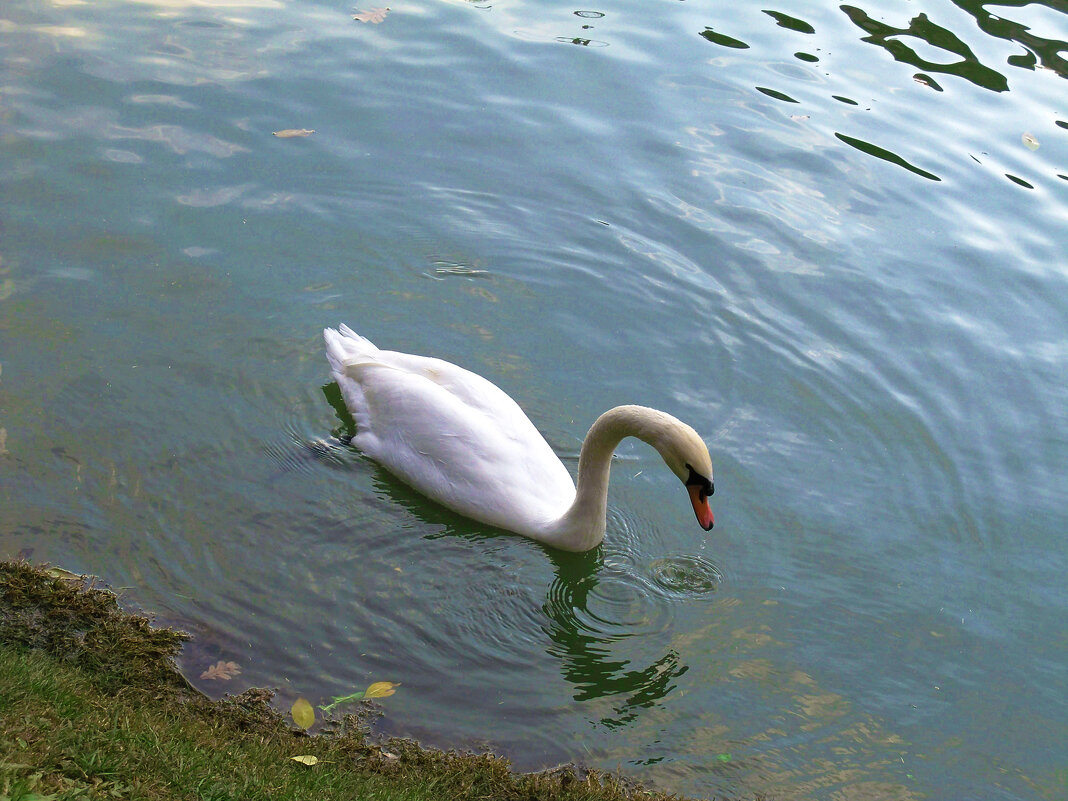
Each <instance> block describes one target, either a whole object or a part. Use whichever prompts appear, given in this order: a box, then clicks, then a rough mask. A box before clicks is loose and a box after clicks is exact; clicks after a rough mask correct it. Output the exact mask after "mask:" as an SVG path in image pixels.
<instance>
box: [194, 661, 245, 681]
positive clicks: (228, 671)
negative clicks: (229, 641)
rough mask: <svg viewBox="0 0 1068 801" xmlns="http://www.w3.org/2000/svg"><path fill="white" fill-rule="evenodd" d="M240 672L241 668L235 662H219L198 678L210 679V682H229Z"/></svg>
mask: <svg viewBox="0 0 1068 801" xmlns="http://www.w3.org/2000/svg"><path fill="white" fill-rule="evenodd" d="M240 672H241V666H240V665H238V664H237V663H236V662H223V661H222V660H219V661H218V662H216V663H215V664H214V665H212V666H211V667H209V668H208V669H207V670H205V671H204V672H203V673H201V674H200V678H202V679H211V680H212V681H230V679H232V678H233V677H234V676H236V675H237V674H238V673H240Z"/></svg>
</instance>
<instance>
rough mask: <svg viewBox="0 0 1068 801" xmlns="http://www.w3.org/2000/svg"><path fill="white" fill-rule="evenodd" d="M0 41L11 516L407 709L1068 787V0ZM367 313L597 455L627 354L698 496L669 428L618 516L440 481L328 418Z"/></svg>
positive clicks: (149, 599)
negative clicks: (519, 523) (604, 521)
mask: <svg viewBox="0 0 1068 801" xmlns="http://www.w3.org/2000/svg"><path fill="white" fill-rule="evenodd" d="M354 17H358V18H354ZM0 42H2V44H3V46H2V49H0V196H2V199H3V202H2V205H0V226H2V228H0V555H2V556H4V557H15V556H20V555H21V556H25V557H28V558H30V559H32V560H34V561H50V562H53V563H57V564H60V565H62V566H64V567H66V568H69V569H71V570H77V571H81V572H90V573H94V574H97V575H100V576H102V577H104V578H105V579H106V580H107V581H108V582H109V583H110V584H112V585H113V586H116V587H121V588H124V590H123V594H124V598H125V599H126V601H127V602H128V603H129V604H131V605H135V606H138V607H141V608H145V609H149V610H152V611H154V612H156V613H158V614H159V615H160V617H161V618H162V619H163V620H165V621H169V622H175V623H177V624H179V625H182V626H185V627H187V628H188V629H189V630H191V631H193V632H194V633H195V634H196V635H197V640H196V642H195V643H194V644H193V646H192V647H191V648H190V649H189V650H188V651H187V653H186V654H185V656H184V661H183V666H184V668H185V669H186V671H187V672H188V673H189V675H190V676H191V677H192V678H193V679H194V681H198V683H199V685H200V686H202V687H203V688H204V689H205V690H206V691H208V692H210V693H212V694H220V693H222V692H226V691H231V692H236V691H239V690H241V689H243V688H244V687H246V686H249V685H260V686H263V685H266V686H275V687H279V688H280V696H279V702H280V704H282V705H287V704H288V702H289V701H291V700H292V699H293V698H295V697H296V696H298V695H304V696H306V697H308V698H310V699H311V700H312V701H313V702H315V703H323V702H325V701H327V700H329V698H330V697H331V696H335V695H344V694H347V693H352V692H353V691H355V690H359V689H362V688H364V687H366V686H367V685H368V684H369V683H370V682H372V681H380V680H382V681H393V682H400V683H401V686H400V687H399V688H397V692H396V694H395V695H393V696H392V697H389V698H386V699H383V702H382V703H383V706H384V708H385V711H386V717H385V719H384V721H383V722H382V726H383V728H384V729H385V730H387V731H390V732H394V733H401V734H407V735H412V736H416V737H418V738H420V739H421V740H423V741H425V742H428V743H434V744H437V745H442V746H458V747H478V746H481V745H490V746H492V747H493V748H496V749H498V750H500V751H502V752H504V753H506V754H508V755H509V756H510V757H512V758H513V759H514V761H515V762H516V764H517V766H519V767H521V768H523V769H533V768H537V767H544V766H548V765H554V764H557V763H559V762H562V761H565V760H568V759H577V760H580V761H582V762H584V763H586V764H589V765H592V766H595V767H600V768H606V769H611V770H615V769H619V770H621V771H622V772H623V773H625V774H627V775H629V776H632V777H634V778H637V779H640V780H643V781H646V782H649V783H652V784H654V785H655V786H657V787H660V788H663V789H667V790H673V791H677V792H680V793H686V794H693V795H700V796H714V795H715V796H722V795H729V796H739V797H747V796H751V795H752V794H754V793H769V794H771V795H772V796H773V797H780V798H811V799H846V798H848V799H915V798H932V799H943V798H953V799H1055V798H1056V799H1061V798H1064V797H1065V796H1066V794H1068V761H1066V756H1065V755H1066V754H1068V747H1066V746H1068V671H1066V670H1065V663H1066V661H1068V637H1066V633H1065V632H1066V626H1065V621H1066V620H1068V590H1066V588H1065V584H1066V582H1065V579H1066V577H1068V545H1066V538H1065V535H1066V532H1068V481H1066V475H1065V473H1066V472H1068V471H1066V467H1068V411H1066V410H1068V378H1066V376H1068V259H1066V256H1065V253H1066V250H1068V248H1066V244H1068V83H1066V78H1068V60H1066V58H1068V55H1066V51H1068V14H1066V9H1065V6H1064V4H1063V3H1062V2H1060V1H1059V0H1047V2H1032V3H1020V2H1010V3H1005V4H1001V5H991V4H980V3H978V2H974V0H957V1H956V2H955V3H950V2H945V1H944V0H942V1H941V2H940V1H939V0H914V1H913V2H909V3H904V2H893V1H892V0H879V2H878V4H872V3H867V4H866V5H864V6H863V7H861V6H857V5H842V6H837V5H835V4H820V3H816V2H813V1H812V0H808V1H804V0H803V1H802V2H795V3H790V4H788V5H780V6H771V7H762V6H760V5H749V6H747V5H744V4H743V5H740V6H736V5H723V4H711V3H702V2H692V0H688V1H687V2H677V1H676V0H658V1H657V2H652V3H648V2H635V0H617V2H615V3H614V4H611V5H606V6H592V7H587V6H575V7H572V6H563V5H560V4H551V3H546V2H539V0H502V1H501V2H497V0H484V1H481V2H471V3H468V2H454V1H450V0H397V2H396V3H394V4H393V5H391V6H390V7H389V9H388V11H387V10H382V9H376V8H375V7H373V6H366V7H365V6H357V7H352V6H351V5H349V4H347V3H341V2H337V1H336V0H332V1H331V2H327V1H326V0H323V1H322V2H316V1H315V0H301V1H299V2H298V1H297V0H291V1H290V2H283V1H282V0H146V1H144V2H130V1H129V0H93V1H92V2H84V0H50V1H47V0H7V2H5V3H4V5H3V8H2V10H0ZM294 130H295V131H297V132H299V133H301V134H303V135H292V136H277V135H274V134H275V133H276V132H286V131H294ZM307 131H312V133H305V132H307ZM339 322H346V323H348V324H350V325H352V326H353V327H354V328H355V329H356V330H357V331H359V332H361V333H363V334H364V335H366V336H369V337H370V338H372V339H373V340H375V341H376V342H378V343H379V344H380V345H382V346H383V347H388V348H392V349H398V350H406V351H410V352H417V353H427V354H432V355H435V356H440V357H444V358H447V359H450V360H452V361H455V362H457V363H459V364H462V365H464V366H466V367H468V368H470V369H474V370H476V371H478V372H480V373H482V374H483V375H485V376H487V377H489V378H490V379H491V380H493V381H495V382H496V383H498V384H499V385H500V386H501V387H503V388H504V389H505V390H506V391H508V392H509V393H510V394H511V395H512V396H513V397H515V398H516V399H517V400H518V401H519V403H520V404H521V405H522V406H523V407H524V408H525V409H526V410H527V412H528V414H529V415H530V417H531V418H532V419H533V421H534V422H535V423H536V424H537V425H538V427H539V428H540V429H541V430H542V431H543V432H544V434H545V435H546V437H547V439H548V440H549V442H550V443H551V444H552V445H553V447H554V448H555V449H556V450H557V452H558V453H559V454H560V455H561V457H562V458H563V459H564V460H565V463H566V464H568V465H569V467H570V468H571V469H572V470H573V469H574V467H575V457H576V455H577V451H578V447H579V444H580V441H581V438H582V436H583V435H584V433H585V431H586V428H587V427H588V426H589V425H590V423H591V422H592V421H593V419H594V418H595V417H596V416H597V414H599V413H600V412H601V411H603V410H604V409H606V408H608V407H609V406H612V405H615V404H619V403H643V404H647V405H651V406H656V407H658V408H662V409H664V410H666V411H669V412H671V413H672V414H674V415H676V416H677V417H680V418H682V419H684V420H686V421H687V422H689V423H690V424H692V425H693V426H694V427H695V428H696V429H697V430H698V431H700V432H701V433H702V435H703V436H704V438H705V440H706V442H707V443H708V445H709V447H710V450H711V452H712V455H713V461H714V463H715V468H716V488H717V492H716V495H715V497H714V498H713V508H714V511H715V514H716V521H717V525H716V528H715V529H714V530H713V531H711V532H709V533H707V534H706V533H704V532H703V531H701V529H700V528H699V527H698V526H697V525H696V523H695V521H694V520H693V515H692V512H691V511H690V509H689V505H688V504H687V502H686V497H685V494H684V493H683V492H682V489H681V488H680V487H679V486H678V482H677V481H676V480H675V479H674V478H673V477H672V476H671V475H670V473H669V472H668V471H667V470H666V468H664V466H663V464H662V463H661V462H660V460H659V458H658V457H657V456H656V454H655V453H654V452H653V451H651V450H650V449H649V448H647V447H645V446H643V445H641V444H627V445H625V446H624V447H623V448H622V449H621V450H620V452H619V458H618V459H617V461H616V463H615V467H614V469H613V483H612V488H611V491H610V502H609V505H610V509H609V525H608V534H607V537H606V540H605V543H604V545H603V546H602V547H601V548H600V549H598V550H597V551H595V552H593V553H590V554H586V555H573V554H560V553H555V552H551V551H549V550H546V549H545V548H542V547H541V546H539V545H537V544H535V543H533V542H531V541H528V540H524V539H521V538H518V537H514V536H509V535H505V534H501V533H499V532H495V531H492V530H488V529H486V528H484V527H480V526H478V525H476V524H473V523H470V522H468V521H466V520H464V519H461V518H459V517H457V516H455V515H452V514H450V513H448V512H446V511H444V510H442V509H440V508H437V507H435V506H433V505H431V504H428V503H426V502H424V501H423V500H422V499H421V498H420V497H419V496H418V495H416V494H415V493H414V492H412V491H411V490H409V489H407V488H405V487H404V486H403V485H401V484H399V483H398V482H397V481H395V480H394V479H392V478H391V477H390V476H388V475H387V474H385V473H384V472H383V471H382V470H381V469H379V468H378V467H376V466H375V465H374V464H372V463H370V462H368V461H367V460H366V459H364V458H363V457H361V456H360V454H359V453H357V452H355V451H354V450H352V449H351V448H348V447H346V446H345V444H344V442H345V439H346V435H348V434H351V427H350V423H349V421H348V420H346V419H345V417H344V415H343V414H341V413H340V412H339V410H338V405H337V404H338V395H337V389H336V387H335V386H333V385H332V384H331V382H330V377H329V372H328V369H327V365H326V362H325V359H324V358H323V355H322V344H321V330H322V329H323V327H324V326H327V325H336V324H337V323H339ZM218 661H232V662H234V663H235V664H236V665H238V666H239V668H240V670H241V673H240V675H239V676H236V677H234V678H232V679H231V680H229V681H224V680H221V679H215V680H211V679H203V680H201V679H197V677H198V676H199V675H200V674H201V673H202V672H203V671H204V670H206V669H207V667H209V666H210V665H212V664H214V663H216V662H218Z"/></svg>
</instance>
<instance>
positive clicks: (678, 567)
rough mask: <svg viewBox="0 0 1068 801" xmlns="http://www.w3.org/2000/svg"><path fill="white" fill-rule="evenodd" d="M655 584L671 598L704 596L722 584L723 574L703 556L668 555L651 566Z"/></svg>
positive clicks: (662, 592)
mask: <svg viewBox="0 0 1068 801" xmlns="http://www.w3.org/2000/svg"><path fill="white" fill-rule="evenodd" d="M649 572H650V573H651V575H652V584H653V586H654V587H655V588H656V589H657V591H658V592H659V593H660V594H662V595H665V596H667V597H669V598H678V599H681V598H704V597H709V596H711V595H712V594H713V593H714V592H715V591H716V588H717V587H718V586H719V582H720V579H721V578H722V574H721V573H720V572H719V568H717V567H716V566H715V565H714V564H712V563H711V562H710V561H708V560H707V559H704V558H702V557H700V556H668V557H665V558H663V559H657V560H656V561H654V562H653V563H652V564H650V565H649Z"/></svg>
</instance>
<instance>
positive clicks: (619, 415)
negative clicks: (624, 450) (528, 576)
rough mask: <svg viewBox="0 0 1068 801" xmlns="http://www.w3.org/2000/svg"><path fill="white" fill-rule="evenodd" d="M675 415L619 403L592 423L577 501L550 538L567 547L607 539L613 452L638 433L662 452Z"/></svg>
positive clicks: (586, 546)
mask: <svg viewBox="0 0 1068 801" xmlns="http://www.w3.org/2000/svg"><path fill="white" fill-rule="evenodd" d="M673 423H676V421H675V418H673V417H671V416H670V415H667V414H664V413H663V412H660V411H657V410H656V409H649V408H646V407H645V406H617V407H615V408H614V409H609V410H608V411H607V412H605V413H604V414H602V415H601V416H600V417H598V418H597V420H595V421H594V423H593V425H592V426H590V430H589V432H588V433H587V434H586V439H585V440H584V441H583V443H582V451H581V453H580V454H579V466H578V479H577V480H576V482H575V501H574V503H572V504H571V508H570V509H568V510H567V512H566V513H565V514H564V516H563V517H561V518H560V520H558V521H557V524H556V526H555V528H556V531H555V532H554V536H553V537H552V539H551V540H550V542H551V543H552V544H553V545H555V546H556V547H558V548H563V549H565V550H568V551H588V550H589V549H591V548H594V547H596V546H597V545H598V544H599V543H600V542H601V540H603V539H604V530H605V516H606V513H607V507H608V476H609V472H610V471H611V467H612V454H613V453H614V452H615V449H616V446H618V445H619V443H620V440H622V439H623V438H624V437H637V438H638V439H640V440H642V441H644V442H647V443H649V444H650V445H652V446H653V447H654V448H656V449H657V450H658V451H660V452H661V454H663V441H664V437H665V435H666V433H667V429H668V428H670V426H671V424H673Z"/></svg>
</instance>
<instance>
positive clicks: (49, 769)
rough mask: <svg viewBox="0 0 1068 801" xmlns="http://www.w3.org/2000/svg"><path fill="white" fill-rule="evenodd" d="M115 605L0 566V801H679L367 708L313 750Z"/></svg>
mask: <svg viewBox="0 0 1068 801" xmlns="http://www.w3.org/2000/svg"><path fill="white" fill-rule="evenodd" d="M118 600H119V599H118V596H117V595H116V594H115V593H114V592H113V591H111V590H109V589H107V588H106V585H103V584H102V583H100V581H99V580H98V579H96V578H94V577H91V576H77V575H75V574H72V573H69V572H67V571H64V570H62V569H59V568H49V567H45V566H33V565H30V564H28V563H26V562H14V561H0V698H2V699H5V700H3V701H0V734H2V735H3V736H2V737H0V743H2V745H0V796H3V797H10V798H12V799H15V798H23V799H25V801H34V799H37V798H39V799H45V798H52V797H54V798H56V799H61V798H68V797H70V798H73V797H75V796H78V797H83V796H84V795H85V794H88V796H89V797H101V798H104V797H108V798H127V797H128V798H148V799H167V798H179V797H181V798H188V797H194V798H211V799H228V798H234V799H237V798H241V799H250V798H264V799H267V798H270V799H272V801H282V800H284V799H288V798H293V799H298V798H301V799H303V798H307V797H309V792H313V793H314V797H316V798H318V799H324V800H325V799H331V798H335V797H336V798H339V799H340V798H346V799H353V798H360V799H363V798H375V799H382V801H391V800H392V799H414V798H434V799H494V800H496V799H500V801H509V800H510V799H514V800H515V801H541V800H544V801H557V799H568V800H570V799H574V800H575V801H633V800H634V799H648V800H650V801H667V800H668V799H678V800H679V801H683V799H682V798H681V797H680V796H678V795H676V794H672V793H664V792H659V791H655V790H648V789H645V788H643V787H642V786H641V785H639V784H638V783H636V782H633V781H630V780H628V779H626V778H625V777H622V776H620V775H616V774H608V773H603V772H600V771H595V770H590V769H586V768H583V767H581V766H579V765H576V764H566V765H562V766H559V767H556V768H551V769H548V770H542V771H537V772H533V773H518V772H515V771H514V770H513V769H512V767H511V763H510V762H509V760H508V759H507V758H505V757H502V756H499V755H496V754H493V753H475V752H460V751H443V750H439V749H435V748H428V747H424V746H422V745H420V744H419V743H417V742H415V741H413V740H409V739H405V738H397V737H387V736H382V737H379V736H376V735H374V734H373V733H372V732H371V729H370V721H372V720H373V719H374V718H375V717H377V716H379V715H381V714H382V713H381V711H380V709H379V707H377V706H376V705H375V704H374V702H373V701H369V700H366V699H363V700H359V701H357V702H356V704H357V706H356V711H355V712H352V713H348V714H343V715H328V716H326V717H325V718H322V717H321V716H319V715H317V717H319V718H320V720H321V723H318V725H317V731H316V732H315V733H314V734H309V733H308V732H307V731H305V730H303V729H302V728H301V727H299V726H297V725H296V724H295V723H293V721H292V720H290V719H289V717H288V716H287V715H285V714H283V713H282V712H281V711H279V710H277V709H275V708H274V707H273V706H272V704H271V701H272V699H273V698H274V691H273V690H269V689H262V688H250V689H248V690H245V691H244V692H242V693H240V694H238V695H227V696H225V697H224V698H222V699H220V700H217V701H213V700H211V699H209V698H208V697H207V696H206V695H204V693H202V692H201V691H200V690H198V689H197V688H196V687H195V686H193V685H192V683H191V682H189V681H188V680H187V679H186V678H185V677H184V676H183V675H182V673H181V671H180V670H179V669H178V667H177V662H176V660H177V656H178V654H179V652H180V651H181V649H182V647H183V645H184V644H185V643H186V642H188V641H190V639H191V637H190V635H188V634H186V633H185V632H181V631H178V630H175V629H171V628H157V627H155V626H154V625H152V622H151V620H150V619H149V618H148V617H145V616H144V615H142V614H136V613H130V612H125V611H123V610H122V609H120V608H119V605H118ZM64 699H65V700H64ZM60 734H62V736H60ZM146 743H147V745H146ZM294 757H300V759H296V760H295V759H294ZM152 765H156V766H157V767H156V768H155V769H153V768H152V767H151V766H152ZM168 765H179V766H184V767H183V768H181V769H180V770H179V771H178V772H177V773H175V772H174V770H172V769H171V768H169V767H168ZM19 787H21V788H22V792H21V793H19V792H15V789H16V788H19ZM191 787H197V788H199V789H198V790H197V792H196V793H193V794H192V795H191V794H190V789H189V788H191ZM205 787H210V788H214V789H212V790H211V791H210V792H202V791H201V790H202V789H203V788H205Z"/></svg>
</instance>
